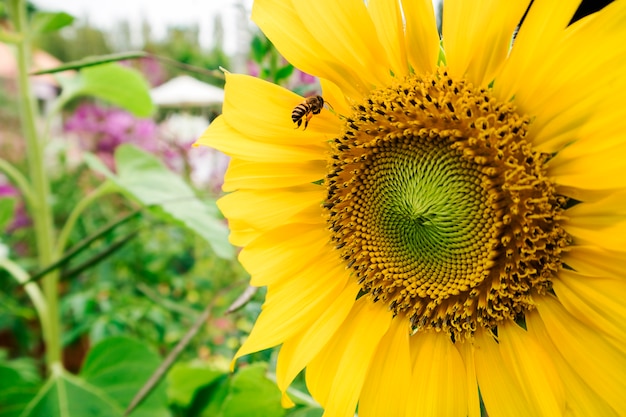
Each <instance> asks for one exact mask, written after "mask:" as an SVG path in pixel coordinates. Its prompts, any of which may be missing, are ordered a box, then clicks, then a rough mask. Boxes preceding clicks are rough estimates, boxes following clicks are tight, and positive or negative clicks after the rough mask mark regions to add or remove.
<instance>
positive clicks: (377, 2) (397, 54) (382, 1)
mask: <svg viewBox="0 0 626 417" xmlns="http://www.w3.org/2000/svg"><path fill="white" fill-rule="evenodd" d="M367 9H368V11H369V14H370V17H371V18H372V22H373V23H374V27H375V28H376V33H377V34H378V38H379V39H380V42H381V44H382V46H383V49H384V50H385V52H386V54H387V62H389V63H390V69H391V71H392V72H393V74H394V75H395V76H396V77H400V78H401V77H404V76H406V75H409V65H408V61H407V56H406V47H405V43H404V23H403V22H402V10H401V9H400V4H399V2H398V0H370V1H369V2H368V3H367Z"/></svg>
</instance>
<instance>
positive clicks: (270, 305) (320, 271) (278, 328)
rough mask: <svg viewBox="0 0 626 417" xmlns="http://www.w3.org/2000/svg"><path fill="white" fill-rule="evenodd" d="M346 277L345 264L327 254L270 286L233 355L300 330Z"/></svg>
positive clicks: (319, 312)
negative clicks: (249, 327) (250, 328)
mask: <svg viewBox="0 0 626 417" xmlns="http://www.w3.org/2000/svg"><path fill="white" fill-rule="evenodd" d="M327 258H328V257H327ZM348 277H349V275H348V274H347V273H346V270H345V267H344V266H343V265H341V264H340V263H339V262H337V260H336V259H332V258H331V259H325V260H323V261H322V262H316V263H315V264H312V265H309V267H308V268H305V269H304V270H302V271H299V272H298V273H297V274H294V276H292V277H289V279H284V280H281V281H279V282H277V283H275V284H273V285H272V286H270V287H269V288H268V291H267V295H266V297H265V303H263V307H262V311H261V314H260V315H259V317H258V318H257V320H256V322H255V324H254V328H253V329H252V332H251V333H250V335H249V336H248V339H247V340H246V342H245V343H244V344H243V346H242V347H241V348H240V349H239V351H238V352H237V355H236V357H241V356H243V355H247V354H248V353H251V352H257V351H259V350H263V349H267V348H270V347H273V346H277V345H279V344H281V343H283V342H284V341H285V340H287V339H289V338H290V337H293V336H294V335H296V334H298V333H300V332H301V331H303V329H305V328H306V327H307V326H309V325H310V324H311V323H313V322H315V321H316V320H317V319H318V318H319V317H320V316H321V315H322V314H323V313H324V311H325V310H326V309H327V308H328V306H329V305H330V304H331V303H332V302H333V300H335V299H336V298H337V296H338V295H339V294H341V292H342V290H343V289H344V288H345V284H346V282H347V280H348Z"/></svg>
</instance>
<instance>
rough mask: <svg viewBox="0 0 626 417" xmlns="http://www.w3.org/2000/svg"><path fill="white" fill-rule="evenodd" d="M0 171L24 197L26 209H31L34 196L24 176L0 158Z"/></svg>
mask: <svg viewBox="0 0 626 417" xmlns="http://www.w3.org/2000/svg"><path fill="white" fill-rule="evenodd" d="M0 171H2V172H4V173H5V174H6V175H7V177H9V181H11V182H12V183H13V184H15V185H16V186H17V188H19V190H20V192H21V193H22V196H23V197H24V201H26V205H27V206H28V207H32V206H33V204H34V202H35V195H34V194H33V189H32V187H31V186H30V184H29V183H28V180H27V179H26V177H25V176H24V174H22V173H21V172H20V171H19V170H18V169H17V168H15V167H14V166H13V165H12V164H11V163H10V162H9V161H7V160H5V159H2V158H0Z"/></svg>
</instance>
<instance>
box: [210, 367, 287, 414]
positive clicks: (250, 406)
mask: <svg viewBox="0 0 626 417" xmlns="http://www.w3.org/2000/svg"><path fill="white" fill-rule="evenodd" d="M266 371H267V364H265V363H261V362H257V363H255V364H252V365H250V366H248V367H246V368H243V369H241V371H239V372H237V373H236V374H235V376H234V377H233V379H232V381H231V383H230V390H229V393H228V395H227V396H226V398H225V399H224V403H223V405H222V410H221V411H222V413H221V415H220V417H248V416H264V417H282V416H284V415H285V413H286V410H285V409H284V408H283V407H282V405H281V404H280V397H281V393H280V390H279V389H278V387H277V386H276V383H274V382H273V381H270V380H269V379H267V377H266V376H265V373H266Z"/></svg>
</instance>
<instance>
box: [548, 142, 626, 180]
mask: <svg viewBox="0 0 626 417" xmlns="http://www.w3.org/2000/svg"><path fill="white" fill-rule="evenodd" d="M622 141H623V138H622ZM570 149H572V150H570ZM586 149H587V152H586V153H585V154H584V155H581V154H580V153H579V152H578V149H577V148H575V147H568V148H565V149H563V150H562V151H560V152H559V153H557V155H556V156H555V157H554V159H553V160H552V161H550V164H549V171H548V173H549V175H550V177H551V178H552V180H553V181H554V182H555V183H557V184H559V185H562V186H571V187H579V188H585V189H590V190H607V189H612V188H624V187H626V176H624V175H622V174H623V172H624V170H625V169H626V144H624V143H623V142H622V143H620V144H619V145H617V146H614V147H611V148H609V149H604V150H602V151H597V150H595V149H593V147H587V148H586ZM571 153H577V154H578V155H576V156H574V157H571V155H570V154H571Z"/></svg>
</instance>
